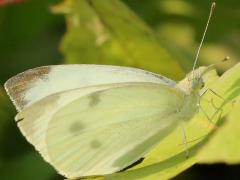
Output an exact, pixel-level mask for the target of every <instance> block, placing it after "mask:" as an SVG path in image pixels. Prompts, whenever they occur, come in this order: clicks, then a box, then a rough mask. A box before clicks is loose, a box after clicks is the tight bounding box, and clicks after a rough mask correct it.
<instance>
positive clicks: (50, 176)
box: [0, 0, 240, 180]
mask: <svg viewBox="0 0 240 180" xmlns="http://www.w3.org/2000/svg"><path fill="white" fill-rule="evenodd" d="M58 2H60V1H59V0H41V1H38V0H28V1H26V2H24V3H21V4H12V5H7V6H0V83H1V89H0V179H3V180H5V179H7V180H12V179H13V180H15V179H24V180H28V179H29V180H30V179H35V180H38V179H39V180H45V179H46V180H54V179H60V176H58V175H57V174H56V172H55V171H54V170H53V169H52V168H51V167H50V166H49V165H48V164H47V163H45V162H44V161H43V160H42V158H41V157H40V156H39V154H38V153H37V152H36V151H35V150H34V148H33V147H32V146H31V145H30V144H29V143H27V141H26V140H25V138H24V137H23V136H22V135H21V134H20V132H19V130H18V129H17V127H16V124H15V123H14V120H13V119H14V115H15V114H16V111H15V109H14V107H13V105H12V104H11V102H10V101H9V100H8V98H7V96H6V94H5V92H4V90H3V87H2V85H3V83H4V82H5V81H6V80H7V79H8V78H10V77H11V76H13V75H15V74H17V73H19V72H22V71H24V70H26V69H28V68H33V67H37V66H42V65H49V64H61V63H64V56H63V54H62V53H61V52H60V50H59V44H60V42H61V38H62V36H63V35H64V34H65V32H66V27H65V19H64V16H63V15H56V14H52V13H51V12H50V10H49V7H50V6H52V5H54V4H56V3H58ZM124 2H125V3H126V4H127V5H128V6H129V7H130V8H131V9H132V10H133V11H135V13H136V14H137V15H139V16H140V17H141V18H142V19H143V20H144V21H145V22H146V23H147V24H148V25H149V26H150V27H152V29H153V30H154V32H155V33H156V34H157V36H159V38H161V37H164V38H166V39H167V41H168V44H174V45H175V46H174V47H175V49H174V50H173V51H171V53H175V55H176V56H185V55H186V54H187V55H186V59H189V61H192V60H193V58H194V53H195V51H196V46H197V44H198V43H199V41H200V38H201V36H202V34H203V29H204V26H205V22H206V18H207V15H208V11H209V6H210V1H207V0H204V1H194V0H191V1H180V0H175V1H174V0H171V1H167V0H165V1H163V0H162V1H160V0H142V1H139V0H124ZM239 48H240V1H237V0H219V1H217V8H216V11H215V13H214V17H213V20H212V22H211V24H210V28H209V31H208V33H207V37H206V41H205V43H204V47H203V49H202V52H201V56H202V58H201V59H200V60H201V61H200V64H211V63H213V62H217V61H220V60H221V58H224V56H230V57H231V62H230V63H228V64H227V65H225V64H222V65H221V66H219V67H218V68H219V72H223V71H224V70H226V69H228V68H229V67H230V66H231V65H233V64H235V63H236V62H238V61H239V57H240V51H239ZM189 52H190V53H189ZM215 178H218V179H240V167H239V166H237V165H234V166H227V165H224V164H218V165H195V166H193V167H192V168H190V169H188V170H187V171H186V172H183V173H182V174H180V175H178V176H177V177H176V178H174V179H176V180H179V179H189V180H191V179H215Z"/></svg>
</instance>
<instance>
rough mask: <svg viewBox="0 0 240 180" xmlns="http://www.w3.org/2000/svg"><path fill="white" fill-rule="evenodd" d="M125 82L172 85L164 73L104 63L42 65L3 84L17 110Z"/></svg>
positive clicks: (172, 82) (173, 83)
mask: <svg viewBox="0 0 240 180" xmlns="http://www.w3.org/2000/svg"><path fill="white" fill-rule="evenodd" d="M124 82H153V83H160V84H167V85H169V86H173V85H175V84H176V83H175V82H174V81H172V80H170V79H167V78H165V77H163V76H160V75H157V74H154V73H151V72H148V71H144V70H141V69H136V68H128V67H120V66H106V65H77V64H76V65H55V66H43V67H38V68H35V69H30V70H27V71H25V72H23V73H20V74H18V75H16V76H14V77H12V78H11V79H9V80H8V81H7V82H6V83H5V89H6V91H7V92H8V94H9V96H10V98H11V99H12V101H13V103H14V104H15V106H16V108H17V110H18V111H21V110H22V109H23V108H25V107H27V106H29V105H31V104H33V103H34V102H36V101H38V100H40V99H42V98H43V97H46V96H48V95H51V94H54V93H57V92H61V91H65V90H70V89H75V88H81V87H87V86H94V85H102V84H109V83H124Z"/></svg>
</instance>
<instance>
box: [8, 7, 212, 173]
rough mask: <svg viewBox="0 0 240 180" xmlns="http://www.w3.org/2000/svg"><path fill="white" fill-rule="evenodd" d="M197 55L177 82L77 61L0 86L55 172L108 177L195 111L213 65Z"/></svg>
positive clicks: (29, 72) (45, 68)
mask: <svg viewBox="0 0 240 180" xmlns="http://www.w3.org/2000/svg"><path fill="white" fill-rule="evenodd" d="M214 7H215V4H213V5H212V9H213V8H214ZM211 12H212V11H211ZM210 17H211V13H210V16H209V19H210ZM207 25H208V23H207ZM206 29H207V26H206ZM206 29H205V32H206ZM204 35H205V33H204ZM203 39H204V36H203ZM203 39H202V40H203ZM201 44H202V42H201ZM201 44H200V46H199V50H200V47H201ZM198 54H199V51H198V53H197V56H196V59H195V63H194V67H193V71H192V72H190V73H189V74H188V75H186V77H185V78H184V79H183V80H182V81H180V82H179V83H177V82H175V81H173V80H171V79H168V78H166V77H164V76H161V75H158V74H155V73H152V72H149V71H145V70H141V69H137V68H130V67H120V66H110V65H83V64H82V65H77V64H76V65H53V66H43V67H38V68H34V69H30V70H27V71H25V72H23V73H20V74H18V75H16V76H14V77H12V78H10V79H9V80H8V81H7V82H6V83H5V89H6V91H7V93H8V95H9V96H10V98H11V100H12V101H13V103H14V105H15V107H16V109H17V110H18V114H17V115H16V117H15V121H16V123H17V125H18V127H19V128H20V130H21V132H22V134H23V135H24V136H25V137H26V139H27V140H28V141H29V142H30V143H31V144H33V145H34V147H35V148H36V150H37V151H39V153H40V154H41V155H42V157H43V158H44V159H45V160H46V161H47V162H49V163H50V164H51V165H52V166H53V167H54V168H55V169H56V170H57V171H58V172H59V173H60V174H62V175H64V176H66V177H68V178H76V177H82V176H94V175H105V174H110V173H114V172H118V171H120V170H122V169H124V168H126V167H128V166H129V165H131V164H132V163H134V162H136V161H137V160H139V159H140V158H142V157H144V156H145V155H146V154H147V153H148V152H149V151H150V150H151V149H152V148H153V147H154V146H156V145H157V144H158V143H159V142H160V141H161V140H162V139H164V138H165V137H166V136H167V135H168V134H169V133H171V132H172V131H173V130H174V129H175V128H176V127H177V126H178V125H179V124H181V123H182V122H187V121H189V120H190V119H191V118H192V117H193V116H194V115H195V114H196V112H198V110H199V102H200V97H201V95H200V90H201V89H202V87H203V86H204V81H203V75H204V74H205V73H206V72H208V71H209V69H211V67H212V66H209V67H199V68H198V69H195V65H196V62H197V58H198Z"/></svg>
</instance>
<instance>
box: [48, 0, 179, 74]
mask: <svg viewBox="0 0 240 180" xmlns="http://www.w3.org/2000/svg"><path fill="white" fill-rule="evenodd" d="M53 11H54V12H62V13H64V14H65V15H66V21H67V32H66V34H65V36H64V38H63V41H62V45H61V50H62V52H63V53H64V56H65V63H97V64H115V65H125V66H134V67H140V68H143V69H147V70H151V71H154V72H158V73H161V74H163V75H167V76H168V77H171V78H181V77H183V71H182V69H181V67H180V65H179V64H178V63H177V61H176V59H175V58H174V57H172V56H171V55H170V54H169V53H168V52H167V51H166V49H165V48H163V47H162V46H161V44H160V43H159V41H158V40H157V38H156V36H155V35H154V33H153V32H152V30H151V29H150V27H148V26H147V25H146V24H145V23H144V22H143V21H142V20H141V19H140V18H138V17H137V16H136V15H135V14H134V13H133V12H132V11H131V10H130V9H129V8H128V7H127V6H125V5H124V4H123V3H122V2H121V1H119V0H65V1H64V3H62V4H60V5H58V6H55V7H54V8H53Z"/></svg>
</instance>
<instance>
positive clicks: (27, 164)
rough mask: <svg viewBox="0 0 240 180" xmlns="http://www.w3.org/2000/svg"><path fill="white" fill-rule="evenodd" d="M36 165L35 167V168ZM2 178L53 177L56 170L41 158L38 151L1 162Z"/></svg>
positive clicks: (29, 178) (39, 178) (12, 179)
mask: <svg viewBox="0 0 240 180" xmlns="http://www.w3.org/2000/svg"><path fill="white" fill-rule="evenodd" d="M33 167H34V168H33ZM0 173H1V179H9V180H16V179H24V180H32V179H35V180H43V179H53V177H54V176H56V175H55V170H54V169H53V168H52V167H50V166H49V165H46V163H45V162H44V161H42V160H41V157H40V155H38V154H37V152H34V153H33V152H31V153H26V154H25V155H24V156H21V157H18V158H15V159H11V160H8V161H7V162H4V163H3V164H0Z"/></svg>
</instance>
